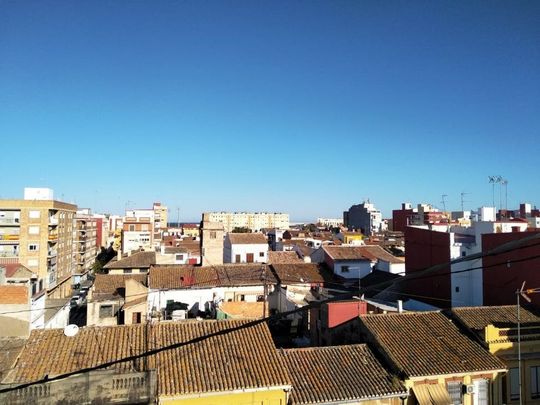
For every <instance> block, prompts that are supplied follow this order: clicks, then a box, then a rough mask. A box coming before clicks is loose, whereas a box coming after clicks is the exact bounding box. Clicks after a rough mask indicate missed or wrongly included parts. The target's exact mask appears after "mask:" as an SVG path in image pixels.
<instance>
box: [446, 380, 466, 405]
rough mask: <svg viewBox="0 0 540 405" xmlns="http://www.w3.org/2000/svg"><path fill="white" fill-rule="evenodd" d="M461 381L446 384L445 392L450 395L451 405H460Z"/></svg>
mask: <svg viewBox="0 0 540 405" xmlns="http://www.w3.org/2000/svg"><path fill="white" fill-rule="evenodd" d="M461 385H462V384H461V381H449V382H448V383H447V384H446V390H447V391H448V394H449V395H450V399H451V400H452V405H461V403H462V402H461V395H462V394H461V393H462V391H461V390H462V388H461Z"/></svg>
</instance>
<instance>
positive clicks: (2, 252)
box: [0, 251, 19, 258]
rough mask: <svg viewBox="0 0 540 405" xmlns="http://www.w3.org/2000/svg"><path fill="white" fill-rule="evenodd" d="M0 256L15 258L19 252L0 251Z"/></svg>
mask: <svg viewBox="0 0 540 405" xmlns="http://www.w3.org/2000/svg"><path fill="white" fill-rule="evenodd" d="M0 257H9V258H17V257H19V252H7V251H0Z"/></svg>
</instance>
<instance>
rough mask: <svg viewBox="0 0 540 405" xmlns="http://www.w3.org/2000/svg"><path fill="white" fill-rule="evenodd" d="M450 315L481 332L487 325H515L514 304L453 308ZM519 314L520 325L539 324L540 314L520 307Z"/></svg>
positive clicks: (515, 313) (515, 312)
mask: <svg viewBox="0 0 540 405" xmlns="http://www.w3.org/2000/svg"><path fill="white" fill-rule="evenodd" d="M452 315H453V316H454V317H456V318H457V319H458V320H459V321H460V322H461V323H463V325H465V326H466V327H467V328H469V329H472V330H474V331H481V332H483V331H484V328H485V327H486V326H488V325H494V326H497V325H498V326H513V325H517V308H516V306H515V305H503V306H496V307H461V308H453V309H452ZM519 316H520V322H521V324H522V325H526V324H540V314H538V313H534V312H532V311H530V310H528V309H527V308H524V307H521V309H520V314H519Z"/></svg>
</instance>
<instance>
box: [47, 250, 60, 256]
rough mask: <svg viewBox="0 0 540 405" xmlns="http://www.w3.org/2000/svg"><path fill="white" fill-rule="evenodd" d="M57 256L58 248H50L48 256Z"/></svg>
mask: <svg viewBox="0 0 540 405" xmlns="http://www.w3.org/2000/svg"><path fill="white" fill-rule="evenodd" d="M55 256H58V252H57V251H56V250H53V249H49V251H48V252H47V257H55Z"/></svg>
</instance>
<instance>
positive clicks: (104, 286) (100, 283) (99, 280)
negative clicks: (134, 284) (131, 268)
mask: <svg viewBox="0 0 540 405" xmlns="http://www.w3.org/2000/svg"><path fill="white" fill-rule="evenodd" d="M128 279H134V280H136V281H138V282H140V283H142V284H143V285H145V286H146V285H147V275H146V274H96V279H95V281H94V286H93V287H92V291H93V298H95V299H103V298H109V297H118V296H121V297H123V296H124V294H125V288H126V280H128Z"/></svg>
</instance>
